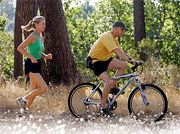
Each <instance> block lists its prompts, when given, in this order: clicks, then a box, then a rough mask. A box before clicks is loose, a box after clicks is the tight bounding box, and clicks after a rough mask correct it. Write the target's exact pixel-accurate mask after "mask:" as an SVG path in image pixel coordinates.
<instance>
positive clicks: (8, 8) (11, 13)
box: [0, 0, 15, 31]
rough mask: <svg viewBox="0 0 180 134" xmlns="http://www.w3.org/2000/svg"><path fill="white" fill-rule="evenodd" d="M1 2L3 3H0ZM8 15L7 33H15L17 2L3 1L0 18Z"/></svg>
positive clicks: (11, 0)
mask: <svg viewBox="0 0 180 134" xmlns="http://www.w3.org/2000/svg"><path fill="white" fill-rule="evenodd" d="M0 2H1V1H0ZM3 14H6V19H7V22H6V26H5V29H6V30H7V31H13V29H14V19H15V1H14V0H3V1H2V3H1V4H0V16H2V15H3Z"/></svg>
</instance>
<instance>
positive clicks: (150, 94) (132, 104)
mask: <svg viewBox="0 0 180 134" xmlns="http://www.w3.org/2000/svg"><path fill="white" fill-rule="evenodd" d="M142 87H143V90H144V94H145V96H146V98H147V101H148V102H149V105H148V106H146V105H145V104H144V102H143V99H142V96H141V93H140V89H139V87H137V88H136V89H134V90H133V91H132V93H131V94H130V96H129V100H128V109H129V112H130V114H132V115H134V116H135V117H136V118H137V119H140V120H142V121H145V122H152V121H154V122H156V121H159V120H161V119H162V118H163V117H164V115H165V113H166V111H167V107H168V101H167V97H166V95H165V94H164V92H163V91H162V90H161V89H160V88H159V87H157V86H155V85H151V84H145V85H142Z"/></svg>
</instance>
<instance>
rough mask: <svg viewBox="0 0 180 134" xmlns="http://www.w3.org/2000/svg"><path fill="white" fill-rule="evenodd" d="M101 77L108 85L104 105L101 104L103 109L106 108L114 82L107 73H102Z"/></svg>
mask: <svg viewBox="0 0 180 134" xmlns="http://www.w3.org/2000/svg"><path fill="white" fill-rule="evenodd" d="M99 77H100V78H101V79H102V80H103V81H104V82H105V83H106V84H105V86H104V89H103V96H102V104H101V107H102V108H105V107H106V103H107V98H108V94H109V91H110V89H111V88H112V84H113V82H114V81H113V80H112V79H111V77H110V76H109V74H108V73H107V72H103V73H101V74H100V75H99Z"/></svg>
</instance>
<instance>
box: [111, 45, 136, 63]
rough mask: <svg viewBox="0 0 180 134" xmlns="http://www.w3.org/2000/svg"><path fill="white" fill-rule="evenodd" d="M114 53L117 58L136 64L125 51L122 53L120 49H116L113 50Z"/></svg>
mask: <svg viewBox="0 0 180 134" xmlns="http://www.w3.org/2000/svg"><path fill="white" fill-rule="evenodd" d="M113 52H114V53H115V54H116V55H117V56H119V57H121V58H122V59H124V60H126V61H128V62H130V63H132V64H135V63H136V61H135V60H133V59H132V58H130V57H129V56H128V55H127V54H126V53H124V52H123V51H121V50H120V49H119V48H115V49H114V50H113Z"/></svg>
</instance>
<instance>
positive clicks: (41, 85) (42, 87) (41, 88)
mask: <svg viewBox="0 0 180 134" xmlns="http://www.w3.org/2000/svg"><path fill="white" fill-rule="evenodd" d="M29 76H30V78H31V82H32V83H33V84H35V85H36V87H38V88H37V89H35V90H33V91H31V92H30V93H29V94H28V95H26V96H25V99H26V100H27V101H29V100H32V99H34V97H35V96H37V95H40V94H43V93H45V92H46V91H47V90H48V88H47V85H46V83H45V81H44V80H43V78H42V76H41V75H40V74H39V73H32V72H30V73H29Z"/></svg>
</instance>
